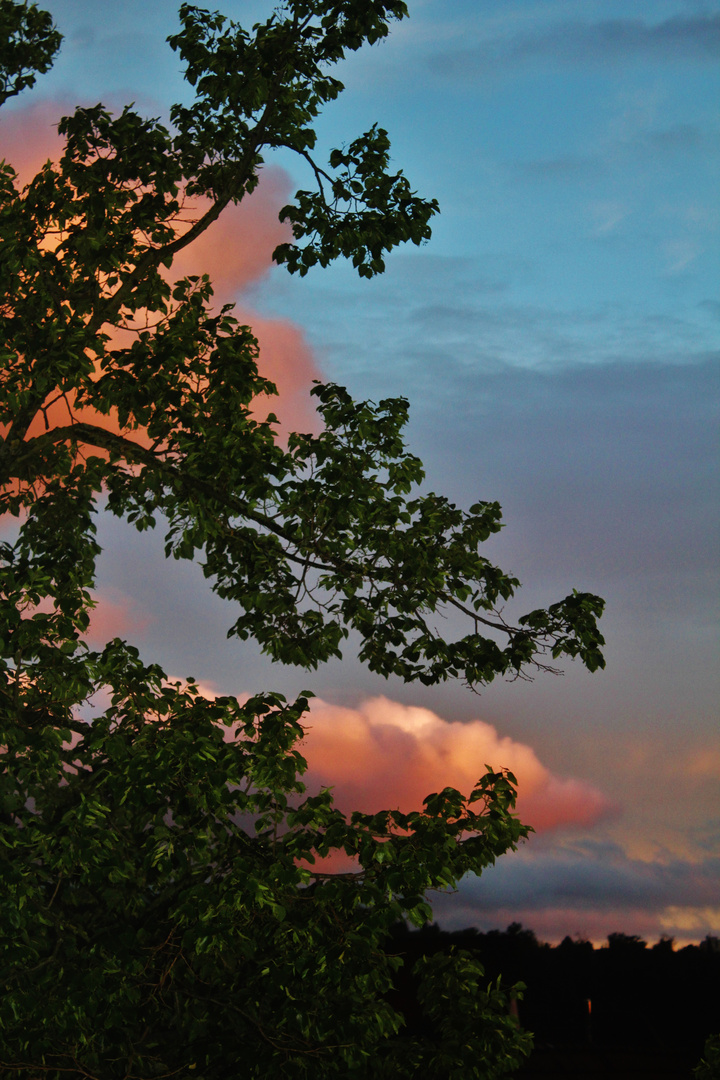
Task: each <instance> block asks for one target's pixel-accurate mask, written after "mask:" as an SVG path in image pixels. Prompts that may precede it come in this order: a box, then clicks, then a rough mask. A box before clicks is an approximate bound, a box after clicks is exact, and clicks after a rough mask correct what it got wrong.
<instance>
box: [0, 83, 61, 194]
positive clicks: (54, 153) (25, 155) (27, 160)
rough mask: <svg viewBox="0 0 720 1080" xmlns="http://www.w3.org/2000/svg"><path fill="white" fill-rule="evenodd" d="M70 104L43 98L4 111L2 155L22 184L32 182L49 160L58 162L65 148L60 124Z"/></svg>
mask: <svg viewBox="0 0 720 1080" xmlns="http://www.w3.org/2000/svg"><path fill="white" fill-rule="evenodd" d="M70 111H71V110H70V109H69V108H68V106H67V105H65V106H63V105H62V104H58V103H53V102H48V101H43V102H38V103H37V104H36V105H26V106H24V107H23V108H20V109H10V110H8V109H7V108H5V109H3V110H2V112H1V113H0V158H5V160H6V161H7V162H8V163H9V164H10V165H12V167H13V168H14V169H15V171H16V172H17V174H18V177H19V180H20V184H21V185H24V184H28V183H29V182H30V181H31V180H32V178H33V177H34V176H35V174H36V173H38V172H39V171H40V169H41V168H42V166H43V165H44V164H45V162H46V161H47V160H48V159H49V160H51V161H56V160H57V159H58V158H59V156H60V154H61V152H62V147H63V140H62V139H61V138H60V136H59V135H58V130H57V125H58V122H59V120H60V116H61V115H62V114H63V113H66V112H70Z"/></svg>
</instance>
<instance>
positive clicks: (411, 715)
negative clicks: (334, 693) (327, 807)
mask: <svg viewBox="0 0 720 1080" xmlns="http://www.w3.org/2000/svg"><path fill="white" fill-rule="evenodd" d="M307 727H308V733H307V736H306V739H305V741H304V743H303V748H302V750H303V753H304V754H305V756H306V757H307V760H308V764H309V773H308V783H309V785H310V786H312V787H316V786H320V785H328V786H332V787H333V789H334V794H335V799H336V802H337V804H338V805H339V806H340V808H341V809H344V810H348V809H350V808H352V809H362V810H365V811H367V812H373V811H376V810H379V809H382V808H394V807H398V808H399V809H401V810H403V811H410V810H417V809H420V808H421V807H422V800H423V799H424V798H425V796H426V795H428V794H430V793H431V792H433V791H438V790H441V789H442V788H444V787H455V788H458V789H459V790H460V791H462V792H463V793H465V794H469V792H470V791H471V790H472V789H473V787H474V786H475V784H476V782H477V780H478V779H479V778H480V776H481V775H482V774H483V773H484V772H485V765H486V764H487V765H489V766H491V767H492V768H493V769H496V770H497V769H500V768H508V769H510V771H511V772H513V773H515V775H516V777H517V780H518V789H519V798H518V813H519V815H520V819H521V820H522V821H523V822H525V823H526V824H529V825H532V826H533V827H534V828H535V829H536V830H537V831H538V832H544V831H547V830H551V829H558V828H562V827H566V826H583V827H589V826H592V825H593V824H595V822H597V821H598V820H600V819H601V818H603V817H605V816H607V815H608V814H610V813H612V812H613V810H614V807H613V805H612V804H611V803H610V801H609V800H608V799H607V798H606V797H605V796H604V795H603V794H602V792H600V791H599V790H598V789H597V788H595V787H593V786H592V785H591V784H589V783H586V782H585V781H583V780H574V779H563V778H561V777H558V776H555V775H553V773H551V772H550V770H549V769H547V768H546V767H545V766H544V765H543V764H542V762H541V761H540V760H539V759H538V757H537V755H536V754H535V751H534V750H533V749H532V748H531V747H530V746H526V745H525V744H523V743H519V742H515V741H514V740H512V739H510V738H507V737H503V736H501V735H499V734H498V732H497V731H496V729H495V728H494V727H492V726H491V725H490V724H486V723H484V722H483V721H482V720H473V721H471V722H469V723H457V722H456V723H451V722H448V721H446V720H443V719H442V718H441V717H439V716H437V715H436V714H435V713H433V712H431V711H430V710H429V709H423V708H417V707H413V706H407V705H401V704H399V703H398V702H394V701H390V700H388V699H387V698H385V697H377V698H372V699H370V700H368V701H366V702H364V703H363V704H362V705H360V706H359V707H358V708H357V709H349V708H343V707H340V706H334V705H329V704H327V703H325V702H318V701H316V702H313V704H312V708H311V711H310V716H309V718H308V720H307Z"/></svg>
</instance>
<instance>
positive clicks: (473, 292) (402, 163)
mask: <svg viewBox="0 0 720 1080" xmlns="http://www.w3.org/2000/svg"><path fill="white" fill-rule="evenodd" d="M45 6H46V7H48V8H49V10H51V11H52V13H53V16H54V18H55V20H56V23H57V25H58V28H59V29H60V30H61V32H62V33H63V34H64V35H65V42H64V45H63V48H62V51H61V54H60V56H59V58H58V60H57V62H56V65H55V67H54V69H53V71H52V72H51V73H50V74H49V75H47V76H45V77H42V78H41V79H40V80H39V82H38V85H37V86H36V88H35V89H33V90H32V91H29V92H26V93H25V94H23V95H22V96H21V97H20V98H19V99H18V100H17V101H16V102H13V103H12V105H8V106H6V108H5V109H4V110H3V111H4V114H5V119H4V120H2V118H0V154H5V155H7V157H8V158H9V159H10V160H11V161H14V162H15V163H16V164H17V165H18V167H23V168H25V169H26V170H28V171H29V170H31V169H32V168H33V166H36V165H37V164H38V163H39V162H41V161H42V160H44V158H45V157H47V156H51V155H52V154H53V153H54V152H55V148H56V145H57V144H56V141H55V136H54V135H53V127H52V125H53V123H56V122H57V119H58V118H59V116H60V115H62V114H63V113H64V112H69V111H71V110H72V108H73V107H74V106H75V105H77V104H84V105H87V104H94V103H96V102H97V101H98V100H102V101H103V102H104V103H105V104H106V105H108V106H110V107H112V108H114V109H118V108H120V107H122V105H124V104H126V103H129V102H131V101H134V102H135V103H136V108H137V109H138V110H140V111H141V112H143V113H145V114H147V115H154V116H163V117H166V116H167V114H168V110H169V106H170V104H171V103H172V102H173V101H176V100H182V99H185V98H187V94H188V90H187V88H186V87H185V86H184V84H183V82H182V77H181V66H180V63H179V61H178V59H177V57H176V56H175V55H174V54H173V53H172V52H171V51H170V49H169V47H168V46H167V45H166V44H164V39H165V37H166V36H167V35H168V34H169V33H172V32H174V31H175V29H176V27H177V17H176V13H175V5H174V4H173V3H170V2H167V0H154V2H153V3H152V4H147V3H145V2H143V3H140V2H136V0H121V2H118V3H116V4H113V5H112V9H110V8H109V7H108V6H106V5H102V4H97V3H95V2H93V0H47V2H46V4H45ZM213 6H216V5H213ZM217 6H221V8H222V10H223V11H224V12H225V13H226V14H227V15H229V16H230V17H232V18H234V19H236V20H238V21H239V22H241V23H243V24H250V23H252V22H254V21H256V20H258V19H261V18H264V17H266V16H267V15H268V14H269V12H270V10H271V9H272V4H271V3H269V2H267V0H227V2H225V3H224V4H220V3H218V5H217ZM409 6H410V19H409V20H405V21H404V22H403V23H401V24H395V25H394V27H393V30H392V33H391V36H390V38H389V39H388V40H387V41H386V42H384V43H382V44H381V45H379V46H376V47H373V48H372V49H365V50H363V51H362V52H361V53H359V54H357V55H355V56H353V57H352V58H351V59H350V60H348V61H347V62H346V63H345V64H344V65H343V67H342V69H341V70H340V71H339V72H338V74H339V77H340V78H342V80H343V81H344V82H345V84H346V90H345V93H344V94H343V95H342V96H341V98H340V99H339V100H338V101H337V102H336V103H334V104H333V105H332V106H330V107H329V108H328V110H327V113H326V114H325V115H324V117H323V118H322V119H321V121H320V123H319V125H318V136H319V139H318V147H319V155H322V154H326V153H327V152H328V151H329V149H330V148H331V147H333V146H341V145H343V144H346V143H348V142H350V141H351V140H352V139H353V138H355V137H356V136H357V135H359V134H360V133H362V132H363V131H365V130H367V129H368V128H369V127H370V126H371V125H372V124H373V123H376V122H378V123H379V124H380V125H381V126H383V127H385V128H387V129H388V131H389V134H390V138H391V141H392V154H393V165H394V166H396V167H398V168H402V169H403V171H404V172H405V173H406V175H407V176H408V177H409V179H410V181H411V184H412V186H413V188H414V189H416V190H417V191H418V192H419V193H420V194H421V195H423V196H425V197H428V198H431V197H435V198H437V199H438V201H439V203H440V208H441V214H440V216H439V217H437V218H435V219H434V221H435V223H434V230H433V237H432V239H431V241H430V242H429V243H428V244H427V245H424V246H422V247H420V248H414V247H413V248H412V249H403V250H400V251H398V252H397V253H396V254H393V255H391V256H390V258H389V259H388V268H387V272H386V274H385V275H383V276H382V277H378V278H375V279H373V280H372V281H369V282H368V281H363V280H361V279H359V278H358V277H357V276H356V275H355V274H354V272H353V271H352V269H351V268H349V267H347V266H338V265H335V266H333V267H331V268H329V269H327V270H324V271H322V270H318V271H316V272H311V273H310V274H309V275H308V276H307V277H306V278H305V279H302V280H300V279H299V278H297V277H291V276H289V275H288V274H287V273H286V272H285V271H284V270H282V269H279V268H273V267H272V266H271V262H270V255H271V252H272V250H273V248H274V247H275V245H276V244H277V243H278V242H279V241H280V240H282V239H284V238H285V234H284V232H283V227H282V226H280V225H279V223H278V221H277V212H278V210H279V208H280V207H281V206H282V205H283V204H284V203H285V202H286V201H288V198H289V197H290V196H291V195H292V193H293V192H294V191H295V190H296V189H297V187H299V186H304V185H306V184H307V182H308V177H307V175H306V172H305V171H304V168H303V167H301V166H300V165H299V164H298V163H297V162H295V161H294V160H292V159H291V158H290V157H289V156H287V155H281V156H278V158H277V159H275V160H272V161H268V165H267V168H266V170H265V174H264V176H263V180H262V182H261V185H260V187H259V189H258V192H257V193H256V194H255V195H254V196H253V197H252V199H251V200H249V202H248V203H246V204H243V206H242V207H241V208H239V209H237V210H233V211H227V212H226V214H225V215H224V216H223V218H222V219H221V221H220V222H219V223H218V224H217V225H216V226H215V227H214V229H213V230H211V231H209V232H208V234H207V235H206V236H205V237H204V238H203V240H202V242H201V244H200V245H198V249H197V250H195V252H194V253H193V254H192V255H187V256H186V257H184V260H183V264H182V265H180V264H177V265H176V267H175V269H177V270H178V272H179V273H188V272H203V271H208V272H210V273H211V276H212V277H213V280H214V283H215V286H216V295H217V297H218V299H219V300H226V299H227V300H232V301H234V302H236V304H237V308H238V311H239V313H240V315H241V318H242V319H243V320H244V321H247V322H248V323H249V324H250V325H252V326H253V328H254V329H255V330H256V332H257V334H258V337H259V340H260V344H261V370H262V371H263V372H264V373H266V374H268V375H269V376H270V377H271V378H273V379H274V380H275V381H276V382H277V384H278V387H279V389H280V400H279V403H278V406H277V409H276V411H277V412H278V414H279V416H280V419H281V421H282V422H283V423H284V424H285V425H286V427H296V428H299V429H301V430H307V429H308V427H310V426H312V425H313V424H314V423H315V422H316V421H315V418H314V416H313V414H312V410H311V406H310V403H309V399H308V397H307V391H308V390H309V387H310V384H311V380H312V379H313V378H322V379H327V380H333V381H336V382H339V383H342V384H343V385H346V386H347V387H348V388H349V390H350V391H351V393H352V394H353V395H354V396H355V397H357V398H371V399H373V400H376V401H377V400H379V399H380V398H382V397H387V396H392V395H402V396H405V397H407V398H408V399H409V401H410V406H411V420H410V425H409V429H408V440H409V445H410V448H411V449H412V451H413V452H415V453H416V454H418V455H419V456H420V457H421V458H422V459H423V461H424V463H425V466H426V471H427V480H426V488H427V490H435V491H438V492H442V493H444V494H446V495H448V496H449V497H450V498H452V499H453V500H454V501H456V502H458V503H459V504H460V505H462V506H465V507H469V506H470V505H471V504H472V503H473V502H475V501H477V500H478V499H490V500H495V499H497V500H498V501H499V502H500V503H501V504H502V506H503V511H504V519H505V522H506V528H505V529H504V530H503V532H502V533H501V534H500V535H499V536H497V537H494V538H493V539H492V541H491V542H490V543H489V544H488V545H487V548H486V551H485V554H487V555H488V557H490V558H492V559H493V560H495V561H496V562H497V563H499V565H500V566H502V567H503V569H504V570H506V571H508V572H511V573H514V574H515V575H516V576H517V577H519V578H520V580H521V581H523V583H524V587H523V589H522V590H521V592H520V594H519V597H518V599H517V603H514V604H513V606H512V607H511V608H508V612H507V613H508V614H510V615H511V614H513V612H514V613H515V614H522V613H524V612H525V611H529V610H532V608H534V607H537V606H540V605H543V606H545V605H547V604H549V603H552V602H554V601H556V600H559V599H561V598H562V597H564V596H565V595H566V594H567V593H568V592H570V590H571V589H572V588H573V587H576V588H578V589H581V590H587V591H591V592H596V593H599V594H600V595H601V596H603V597H604V598H605V600H606V602H607V611H606V615H605V616H604V618H603V621H602V622H603V627H602V628H603V632H604V635H605V638H606V641H607V649H606V658H607V669H606V670H605V671H604V672H598V673H595V674H593V675H590V674H589V673H587V672H586V671H585V670H584V669H583V668H581V667H579V666H577V665H572V664H568V665H566V667H565V674H564V676H563V677H553V676H551V675H543V676H538V678H537V679H535V680H534V681H533V682H532V683H526V682H514V683H508V682H504V681H498V682H496V683H493V684H492V685H491V686H490V687H488V688H487V689H485V690H484V691H483V693H482V694H481V695H480V696H478V695H476V694H473V693H471V692H470V691H468V690H467V689H466V688H464V687H463V686H462V685H460V684H457V685H454V684H449V683H448V684H444V685H442V686H440V687H435V688H424V687H419V686H416V685H412V686H405V685H403V684H402V683H401V682H400V681H399V680H397V679H391V680H388V681H386V680H384V679H382V678H381V677H379V676H376V675H373V674H372V673H369V672H367V671H366V670H364V669H363V668H362V667H361V666H360V664H359V663H358V662H357V661H356V660H355V659H354V657H353V656H352V654H351V653H350V654H348V655H347V656H346V657H345V658H344V659H343V661H333V662H332V663H330V664H328V665H326V667H325V668H323V669H321V670H320V671H318V672H315V673H312V674H308V673H305V672H303V671H297V670H291V669H286V668H278V667H277V666H272V665H270V664H269V662H268V661H267V660H266V659H264V658H263V657H262V656H261V655H260V653H259V651H258V650H257V649H256V648H254V647H253V646H252V645H248V644H247V643H242V642H237V641H232V640H231V641H228V640H227V639H226V629H227V627H228V626H229V625H230V623H231V622H232V621H233V617H232V612H231V611H230V610H229V605H227V604H225V603H224V602H222V601H220V600H219V599H217V598H216V597H214V596H213V595H212V594H209V593H208V590H207V583H206V582H205V581H204V579H203V577H202V574H201V572H200V571H199V569H197V568H195V567H192V566H189V565H187V564H180V563H166V562H165V561H164V559H163V554H162V537H161V536H159V535H158V536H154V537H153V536H148V535H147V534H143V535H140V536H138V535H137V534H135V533H134V532H133V530H132V529H130V528H129V527H125V526H123V525H121V524H118V523H117V522H107V521H105V520H102V521H101V522H100V532H99V538H100V541H101V543H103V545H104V548H105V551H104V554H103V557H102V559H101V562H100V568H99V580H98V597H99V600H100V604H99V608H98V613H97V617H96V619H95V622H94V627H93V634H94V635H95V638H96V640H98V641H99V640H100V639H104V638H105V637H106V636H109V635H112V634H115V633H119V634H121V636H125V637H127V638H128V639H129V640H131V641H133V642H134V643H135V644H137V645H139V646H140V647H141V649H142V651H143V654H144V656H145V657H147V658H148V659H152V660H156V661H158V662H160V663H162V664H163V665H164V666H165V668H166V670H168V671H169V672H170V673H172V674H173V675H177V676H182V677H185V676H188V675H193V676H195V677H196V678H197V679H199V680H200V681H201V683H202V685H203V686H204V687H205V688H206V689H207V692H209V693H211V692H217V693H235V694H238V695H242V694H247V693H251V692H255V691H259V690H263V689H277V690H280V691H282V692H284V693H286V694H287V695H288V696H290V695H294V694H297V693H298V692H299V691H300V690H302V689H305V688H308V689H312V690H313V691H314V692H315V693H316V694H317V695H318V700H317V702H316V704H315V706H314V708H313V711H312V713H311V716H310V719H309V731H308V735H307V738H306V747H305V753H306V756H307V757H308V761H309V764H310V771H309V782H310V783H311V784H316V785H317V784H320V783H329V784H332V785H334V787H335V792H336V798H337V801H338V804H339V805H340V806H341V807H343V808H347V809H349V808H351V807H361V808H363V809H365V808H367V809H378V808H380V807H381V806H387V807H390V806H400V807H401V808H403V809H411V808H413V807H419V805H420V803H421V800H422V798H423V797H424V796H425V795H426V794H428V792H429V791H432V790H438V789H439V788H440V787H444V786H447V785H448V784H450V785H453V786H457V787H461V788H465V789H468V790H469V788H471V787H472V785H473V783H474V781H475V780H476V779H477V777H478V776H479V775H480V773H481V772H482V771H483V766H484V764H485V762H489V763H490V764H492V765H493V767H500V766H507V767H510V768H511V769H512V770H513V771H515V773H516V775H517V776H518V780H519V791H520V795H519V801H518V810H519V812H520V816H521V819H522V820H523V821H526V822H527V823H529V824H531V825H534V826H535V829H536V832H535V834H534V835H533V836H532V837H531V839H530V840H529V841H528V843H526V844H525V845H523V846H522V848H521V849H520V851H518V852H517V853H515V854H512V855H507V856H505V857H503V858H502V859H500V860H499V862H498V864H497V865H496V866H495V867H494V868H492V869H491V870H489V871H487V872H486V873H484V874H483V875H482V877H481V878H479V879H477V878H473V879H468V880H465V881H463V882H462V883H461V884H460V887H459V890H458V892H457V894H455V895H448V896H440V897H439V898H437V901H436V914H437V918H438V920H439V921H440V923H441V925H444V926H447V927H449V928H461V927H465V926H477V927H478V928H480V929H483V930H486V929H490V928H493V927H499V928H503V927H505V926H506V925H507V924H508V923H509V922H511V921H521V922H522V923H523V924H524V925H525V926H528V927H530V928H532V929H533V930H535V931H536V933H537V934H538V936H539V937H541V938H542V939H544V940H548V941H558V940H560V939H561V938H562V937H564V936H565V935H566V934H570V935H571V936H575V935H578V936H580V937H583V938H589V939H591V940H594V941H597V942H600V941H602V940H603V939H604V938H605V937H606V936H607V934H608V933H611V932H615V931H621V932H624V933H630V934H639V935H641V936H643V937H644V938H645V939H646V940H648V941H655V940H657V939H658V938H659V937H660V936H662V935H667V936H673V937H674V938H675V940H676V942H677V943H678V944H684V943H686V942H689V941H697V940H700V939H702V938H703V937H704V936H705V935H706V934H720V723H718V720H719V716H718V705H717V703H718V701H720V692H719V691H720V686H719V685H718V683H719V679H718V662H717V661H718V638H717V616H718V610H717V609H718V597H719V596H720V588H719V587H718V551H719V550H720V546H719V545H718V539H719V535H720V530H719V529H718V491H719V484H718V456H719V455H718V447H719V446H720V441H719V440H718V434H719V431H718V429H719V427H720V425H719V424H718V396H719V395H718V391H719V389H720V385H719V384H720V379H719V377H718V358H719V353H720V350H719V348H718V345H719V339H720V333H719V330H720V291H719V285H720V265H719V263H720V244H719V243H718V240H719V236H718V233H719V231H720V198H719V197H718V192H720V110H719V108H718V105H719V104H720V65H719V64H718V58H719V54H720V4H719V3H713V2H705V0H653V3H652V4H649V3H647V2H646V0H645V2H643V0H622V3H620V2H616V0H502V2H501V0H410V5H409ZM110 10H112V16H111V17H108V12H109V11H110Z"/></svg>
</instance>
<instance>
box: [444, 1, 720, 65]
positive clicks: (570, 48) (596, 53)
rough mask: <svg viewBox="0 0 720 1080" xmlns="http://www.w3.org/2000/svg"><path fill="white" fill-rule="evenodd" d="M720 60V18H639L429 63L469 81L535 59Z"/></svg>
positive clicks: (561, 28)
mask: <svg viewBox="0 0 720 1080" xmlns="http://www.w3.org/2000/svg"><path fill="white" fill-rule="evenodd" d="M718 55H720V15H695V16H690V17H688V18H672V19H666V20H665V21H664V22H660V23H655V24H651V23H648V22H644V21H641V20H640V19H607V20H603V21H601V22H597V23H583V22H570V21H567V22H561V23H556V24H554V25H553V26H551V27H549V28H547V29H542V30H538V31H536V32H533V33H522V34H516V35H508V36H505V37H498V38H494V39H490V40H485V41H481V42H478V44H476V45H475V46H473V47H472V48H459V49H456V50H453V51H446V52H442V53H436V54H435V55H434V56H431V57H430V58H429V59H428V64H429V66H430V67H431V68H432V70H433V71H435V72H437V73H438V74H440V75H450V76H453V75H457V76H462V77H468V76H473V75H476V74H477V75H480V74H482V73H483V72H484V71H485V70H486V69H487V68H488V67H495V66H497V65H500V64H503V65H505V64H508V63H510V64H519V65H523V64H526V63H532V62H533V61H536V60H541V61H547V60H550V61H553V62H555V63H567V64H572V65H577V64H584V63H613V62H617V61H623V60H626V59H631V58H640V59H648V60H661V61H688V60H690V61H695V62H698V61H700V62H702V61H712V60H713V59H715V58H716V57H717V56H718Z"/></svg>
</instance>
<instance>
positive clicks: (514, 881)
mask: <svg viewBox="0 0 720 1080" xmlns="http://www.w3.org/2000/svg"><path fill="white" fill-rule="evenodd" d="M461 892H462V896H463V900H464V902H465V903H466V904H467V903H469V904H471V905H472V907H473V908H475V909H476V910H477V911H478V912H486V911H489V910H492V909H496V908H508V907H511V908H513V907H514V908H518V909H522V908H533V909H536V910H542V909H547V908H572V909H574V910H594V911H602V910H614V909H616V908H623V909H625V910H627V909H642V911H644V912H659V911H662V910H664V909H665V908H667V907H670V906H679V907H705V906H715V905H717V901H718V896H720V859H717V858H714V859H707V860H705V861H703V862H700V863H691V862H686V861H684V860H680V859H674V860H672V861H670V862H668V863H659V862H640V861H639V860H632V859H628V858H627V857H626V856H624V855H623V854H622V853H621V852H618V851H617V850H612V849H610V850H608V851H607V852H602V851H595V852H593V851H587V852H582V851H579V852H563V851H557V852H553V853H545V854H543V855H540V856H524V853H520V854H519V855H515V856H507V855H506V856H505V857H504V858H503V859H501V860H500V861H499V862H498V863H497V864H496V865H495V866H494V867H492V869H490V870H487V871H485V872H484V873H483V875H482V877H481V878H468V879H466V880H465V881H464V882H463V884H462V886H461Z"/></svg>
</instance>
